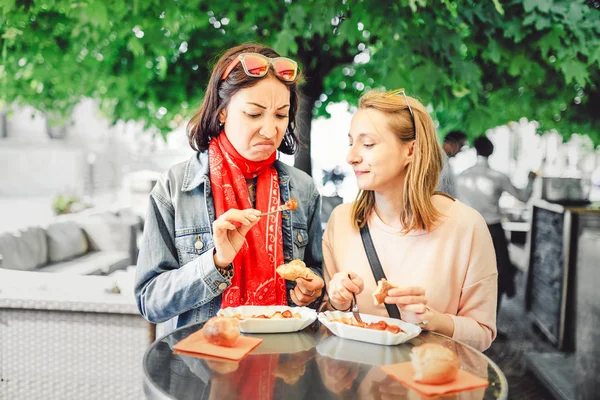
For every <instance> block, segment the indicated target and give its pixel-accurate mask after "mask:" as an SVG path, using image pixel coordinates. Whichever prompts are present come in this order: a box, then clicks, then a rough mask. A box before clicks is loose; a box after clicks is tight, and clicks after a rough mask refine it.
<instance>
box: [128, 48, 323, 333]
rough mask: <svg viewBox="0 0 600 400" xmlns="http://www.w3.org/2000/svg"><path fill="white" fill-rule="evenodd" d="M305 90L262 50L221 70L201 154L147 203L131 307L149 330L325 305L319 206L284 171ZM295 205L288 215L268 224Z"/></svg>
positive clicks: (196, 136)
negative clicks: (261, 310)
mask: <svg viewBox="0 0 600 400" xmlns="http://www.w3.org/2000/svg"><path fill="white" fill-rule="evenodd" d="M205 61H207V60H205ZM299 79H300V73H299V71H298V64H297V63H296V62H295V61H294V60H291V59H289V58H284V57H281V56H280V55H279V54H277V53H276V52H275V51H274V50H272V49H270V48H268V47H265V46H261V45H254V44H249V45H241V46H238V47H235V48H232V49H229V50H228V51H226V52H225V54H224V55H223V56H222V57H221V58H220V59H219V61H218V62H217V63H216V65H215V67H214V69H213V71H212V75H211V77H210V81H209V83H208V87H207V89H206V92H205V97H204V99H203V101H202V104H201V106H200V110H199V111H198V113H197V114H196V115H195V116H194V117H193V118H192V119H191V121H190V123H189V124H188V136H189V142H190V146H191V147H192V148H193V149H194V150H195V151H196V154H195V155H194V156H192V157H191V159H190V160H189V161H187V162H184V163H181V164H178V165H175V166H173V167H171V168H170V169H169V170H168V171H167V172H165V173H164V174H163V175H162V177H161V178H160V180H159V181H158V183H157V184H156V185H155V187H154V188H153V190H152V192H151V194H150V206H149V209H148V212H147V217H146V221H145V227H144V235H143V243H142V245H141V248H140V254H139V259H138V264H137V275H136V283H135V295H136V299H137V304H138V308H139V310H140V312H141V314H142V315H143V316H144V317H145V318H146V319H147V320H148V321H150V322H152V323H159V322H165V321H169V322H170V324H168V325H167V326H166V327H165V331H169V330H170V329H174V328H175V327H181V326H183V325H186V324H189V323H193V322H197V321H203V320H207V319H208V318H210V317H212V316H214V315H215V314H216V313H217V312H218V311H219V309H221V308H226V307H236V306H242V305H290V306H294V305H298V306H312V307H316V306H317V305H318V304H319V303H320V299H321V297H322V291H323V279H322V252H321V242H322V227H321V214H320V210H321V197H320V195H319V192H318V191H317V188H316V186H315V184H314V182H313V180H312V178H311V177H310V176H308V175H307V174H306V173H304V172H302V171H300V170H299V169H296V168H294V167H290V166H288V165H286V164H284V163H282V162H280V161H279V160H277V151H278V150H279V151H280V152H282V153H285V154H293V153H294V152H295V151H296V149H297V148H298V139H297V137H296V134H295V129H296V115H297V113H298V104H299V102H298V95H299V93H298V86H297V84H298V81H299ZM291 198H295V199H297V202H298V206H297V209H296V210H294V211H293V212H290V211H283V212H276V213H272V214H269V215H266V216H261V212H265V211H271V210H275V209H277V208H278V207H279V206H280V205H283V204H284V203H285V202H287V201H288V200H290V199H291ZM292 259H301V260H304V262H305V263H306V265H307V266H308V267H309V268H311V271H312V272H311V274H310V277H309V278H307V279H303V278H299V279H297V280H296V281H292V282H290V281H286V280H284V279H283V278H282V277H280V276H279V275H278V274H277V273H276V271H275V269H276V268H277V267H278V266H279V265H281V264H283V263H284V262H288V261H290V260H292Z"/></svg>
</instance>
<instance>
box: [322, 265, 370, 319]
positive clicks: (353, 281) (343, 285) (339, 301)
mask: <svg viewBox="0 0 600 400" xmlns="http://www.w3.org/2000/svg"><path fill="white" fill-rule="evenodd" d="M348 274H350V278H349V277H348ZM364 287H365V283H364V281H363V280H362V278H361V277H360V276H358V275H356V274H355V273H354V272H338V273H336V274H335V275H333V276H332V277H331V281H329V289H328V293H329V302H330V303H331V305H332V306H333V307H334V308H336V309H338V310H346V309H348V308H350V304H351V303H352V300H353V296H352V293H354V294H355V295H358V294H360V293H361V292H362V291H363V289H364Z"/></svg>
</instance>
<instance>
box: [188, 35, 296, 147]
mask: <svg viewBox="0 0 600 400" xmlns="http://www.w3.org/2000/svg"><path fill="white" fill-rule="evenodd" d="M242 53H259V54H262V55H264V56H266V57H271V58H274V57H280V55H279V54H277V52H275V50H273V49H271V48H269V47H266V46H263V45H260V44H242V45H240V46H237V47H233V48H231V49H229V50H227V51H226V52H225V53H224V54H223V55H222V56H221V58H220V59H219V61H217V64H216V65H215V66H214V68H213V70H212V73H211V75H210V80H209V81H208V86H207V88H206V93H205V96H204V99H203V100H202V104H201V105H200V109H199V110H198V112H197V113H196V114H195V115H194V116H193V117H192V119H191V120H190V122H189V123H188V125H187V134H188V141H189V143H190V146H191V147H192V149H194V150H196V151H204V150H206V149H208V144H209V143H210V139H212V138H213V137H217V136H218V135H219V133H221V127H220V126H219V113H220V112H221V110H224V109H225V108H227V106H228V105H229V102H230V101H231V98H232V97H233V95H235V94H236V93H237V92H238V91H240V90H242V89H244V88H248V87H251V86H254V85H256V84H257V83H259V82H260V80H261V79H264V78H265V77H266V76H265V77H261V78H254V77H251V76H248V75H246V73H245V72H244V69H243V67H242V65H241V63H240V64H238V65H237V66H236V67H235V68H234V69H233V71H231V73H230V74H229V76H228V77H227V79H225V80H224V81H222V80H221V77H222V76H223V72H225V70H226V69H227V67H228V66H229V64H231V62H233V61H234V60H235V58H236V57H237V56H238V55H240V54H242ZM267 74H270V75H272V76H274V77H277V75H276V74H275V73H274V72H273V70H272V68H269V71H268V73H267ZM301 75H302V74H301V73H300V71H298V74H297V76H296V79H294V80H293V81H291V82H287V81H283V80H281V79H280V82H281V83H283V84H285V85H286V86H287V87H288V88H289V90H290V108H289V123H288V126H287V129H286V132H285V135H284V137H283V141H282V142H281V145H279V148H278V150H279V151H281V152H282V153H285V154H294V153H295V152H296V150H297V149H298V143H299V141H298V138H297V137H296V133H295V130H296V114H297V113H298V106H299V89H298V82H299V81H300V80H301V79H302V76H301Z"/></svg>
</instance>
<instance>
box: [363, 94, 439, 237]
mask: <svg viewBox="0 0 600 400" xmlns="http://www.w3.org/2000/svg"><path fill="white" fill-rule="evenodd" d="M407 98H408V101H409V102H410V107H411V108H412V110H413V113H414V124H413V119H412V118H411V115H410V112H409V110H408V106H407V103H406V98H405V97H404V96H403V95H402V94H398V93H397V92H396V91H392V92H380V91H370V92H368V93H366V94H364V95H363V96H362V97H361V98H360V100H359V105H358V107H359V109H369V108H371V109H374V110H378V111H380V112H382V113H384V114H385V115H386V116H387V121H388V127H389V128H390V130H391V131H392V132H393V133H394V134H395V135H396V137H397V138H398V140H400V141H401V142H404V143H408V142H410V141H412V140H414V141H415V144H414V154H413V158H412V160H411V161H410V162H409V164H408V166H407V171H406V178H405V180H404V190H403V192H402V203H403V208H402V213H401V214H400V222H401V223H402V226H403V227H404V228H403V232H404V233H407V232H409V231H412V230H421V229H424V230H427V231H429V230H431V228H432V227H433V225H434V223H435V222H436V221H437V220H438V219H439V218H440V216H441V215H440V213H439V212H438V211H437V209H436V208H435V207H434V205H433V203H432V202H431V196H432V195H433V194H434V193H435V189H436V187H437V183H438V179H439V176H440V172H441V171H442V165H443V159H442V149H441V147H440V145H439V143H438V141H437V135H436V132H435V127H434V125H433V121H432V120H431V117H430V116H429V113H428V112H427V110H426V109H425V107H424V106H423V104H421V103H420V102H419V101H417V100H416V99H414V98H412V97H407ZM374 207H375V193H374V192H373V191H372V190H361V191H360V192H359V193H358V196H357V198H356V201H355V202H354V205H353V208H352V222H353V225H354V226H355V227H356V228H357V229H359V228H362V227H363V226H365V224H366V223H367V221H368V219H369V216H370V215H371V212H372V211H373V209H374Z"/></svg>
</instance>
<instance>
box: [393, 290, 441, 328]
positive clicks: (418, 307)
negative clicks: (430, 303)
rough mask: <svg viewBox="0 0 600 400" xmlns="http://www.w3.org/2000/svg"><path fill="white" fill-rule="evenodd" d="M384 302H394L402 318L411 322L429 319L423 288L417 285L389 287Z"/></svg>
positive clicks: (418, 322) (416, 322) (417, 322)
mask: <svg viewBox="0 0 600 400" xmlns="http://www.w3.org/2000/svg"><path fill="white" fill-rule="evenodd" d="M385 303H386V304H396V305H397V306H398V308H399V309H400V314H401V315H402V320H404V321H406V322H410V323H413V324H421V323H425V322H428V321H429V317H430V316H431V315H430V314H431V310H430V309H429V307H427V297H426V296H425V289H423V288H422V287H419V286H411V287H399V288H394V289H390V290H389V291H388V295H387V297H386V298H385Z"/></svg>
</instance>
